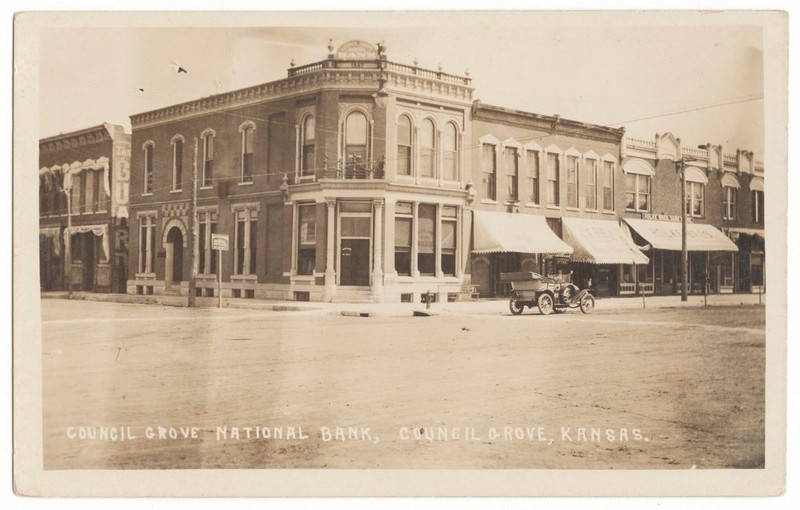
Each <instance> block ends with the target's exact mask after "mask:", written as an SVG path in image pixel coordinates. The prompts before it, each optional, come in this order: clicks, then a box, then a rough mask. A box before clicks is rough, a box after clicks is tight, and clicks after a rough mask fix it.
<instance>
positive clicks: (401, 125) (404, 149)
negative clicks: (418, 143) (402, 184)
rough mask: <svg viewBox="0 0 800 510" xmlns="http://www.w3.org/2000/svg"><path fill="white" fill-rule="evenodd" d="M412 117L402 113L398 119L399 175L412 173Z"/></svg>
mask: <svg viewBox="0 0 800 510" xmlns="http://www.w3.org/2000/svg"><path fill="white" fill-rule="evenodd" d="M411 140H412V136H411V119H409V118H408V115H401V116H400V118H399V119H398V120H397V175H411V154H412V144H411Z"/></svg>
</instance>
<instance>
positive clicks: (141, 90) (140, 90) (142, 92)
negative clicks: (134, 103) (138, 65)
mask: <svg viewBox="0 0 800 510" xmlns="http://www.w3.org/2000/svg"><path fill="white" fill-rule="evenodd" d="M136 90H137V91H138V92H139V95H140V96H141V95H142V94H144V89H143V88H137V89H136Z"/></svg>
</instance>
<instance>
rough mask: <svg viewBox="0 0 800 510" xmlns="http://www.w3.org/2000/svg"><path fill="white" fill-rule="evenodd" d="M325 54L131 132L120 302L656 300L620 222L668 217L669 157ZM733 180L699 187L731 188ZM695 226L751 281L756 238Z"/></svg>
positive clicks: (369, 53)
mask: <svg viewBox="0 0 800 510" xmlns="http://www.w3.org/2000/svg"><path fill="white" fill-rule="evenodd" d="M328 50H329V54H328V56H327V58H326V59H325V60H322V61H320V62H316V63H312V64H309V65H305V66H301V67H294V66H292V67H291V68H290V69H289V70H288V76H287V77H286V78H284V79H281V80H278V81H274V82H270V83H266V84H263V85H258V86H255V87H251V88H247V89H242V90H237V91H233V92H229V93H224V94H220V95H216V96H211V97H206V98H202V99H198V100H195V101H190V102H188V103H183V104H178V105H174V106H170V107H166V108H162V109H159V110H155V111H151V112H145V113H140V114H136V115H133V116H131V124H132V128H133V130H132V135H131V147H132V149H131V165H132V167H131V182H130V185H131V192H130V221H129V223H128V224H129V229H130V230H129V238H130V243H129V248H130V249H129V251H130V259H131V268H130V270H129V272H128V274H129V278H128V281H127V291H128V292H129V293H132V294H171V295H184V296H186V295H188V294H189V293H190V292H194V294H195V296H197V297H200V298H204V297H205V298H210V297H216V296H217V295H218V294H220V293H221V295H222V296H223V297H226V298H241V299H249V298H259V299H280V300H312V301H337V300H342V301H361V300H363V301H388V302H419V301H421V300H422V299H423V298H424V297H425V296H426V295H428V294H431V295H433V296H434V299H436V300H439V301H444V300H449V299H457V298H459V297H461V296H463V295H465V294H469V295H471V294H473V293H474V292H477V293H479V294H480V295H481V296H486V297H500V296H504V295H507V293H508V292H509V288H508V286H507V284H505V283H503V282H501V281H500V278H499V275H500V273H503V272H512V271H528V270H530V271H536V272H541V273H551V272H558V271H563V272H566V271H572V272H573V275H574V278H575V279H576V280H577V281H578V282H579V283H581V284H583V285H591V286H592V287H594V288H595V290H596V292H598V293H599V294H600V295H620V294H623V295H624V294H635V293H642V292H645V293H646V292H651V293H652V292H674V291H675V289H674V285H673V286H672V287H669V286H668V285H666V284H663V281H664V278H666V277H661V278H662V280H661V283H662V284H660V285H656V281H655V278H656V277H655V274H656V273H658V274H661V272H663V271H664V267H666V266H665V264H667V263H666V262H664V261H663V257H662V256H661V255H659V254H658V253H657V252H658V249H656V248H654V247H653V246H648V243H647V242H645V240H644V239H642V236H641V233H640V232H637V231H636V230H635V228H633V227H632V226H631V225H630V224H629V223H628V222H627V220H628V219H630V220H636V219H639V220H642V219H643V218H642V214H644V213H646V214H656V213H661V212H662V204H664V205H663V212H664V215H663V217H666V215H669V214H676V212H675V208H671V206H670V207H667V204H672V202H674V203H675V204H676V205H675V207H677V208H678V209H677V211H678V213H679V212H680V209H679V208H680V194H678V195H675V192H676V189H677V190H678V193H679V187H678V188H675V182H678V183H679V182H680V181H679V179H678V180H676V179H675V171H674V168H675V165H674V159H676V158H678V159H679V155H680V154H682V153H681V152H680V150H678V152H676V153H675V156H674V157H673V159H672V160H669V159H668V158H666V157H664V155H663V153H664V151H662V152H661V153H659V152H658V151H655V150H654V151H650V149H649V145H648V146H647V147H644V145H645V143H644V142H639V141H632V140H628V141H626V140H625V137H624V130H623V129H618V128H610V127H605V126H598V125H592V124H587V123H582V122H577V121H572V120H568V119H562V118H560V117H558V116H544V115H538V114H533V113H529V112H521V111H517V110H511V109H508V108H503V107H498V106H492V105H486V104H483V103H481V102H480V101H475V100H474V99H473V92H474V91H473V88H472V87H471V79H470V78H469V76H468V75H463V76H459V75H454V74H448V73H444V72H442V70H441V68H440V69H438V70H429V69H423V68H420V67H418V66H417V65H416V63H415V64H414V65H406V64H400V63H395V62H392V61H390V60H388V58H387V55H386V50H385V48H384V47H383V46H382V45H377V46H374V45H371V44H369V43H366V42H363V41H350V42H347V43H345V44H343V45H342V46H340V47H339V48H338V49H336V51H334V48H333V46H329V48H328ZM669 136H671V135H669ZM659 143H660V142H659ZM640 145H642V147H640ZM725 158H727V159H725ZM737 158H741V159H743V160H746V159H747V158H750V161H752V155H751V154H749V153H741V155H740V156H737ZM634 159H635V161H634ZM729 160H730V158H729V157H727V156H725V157H724V158H723V159H721V160H720V161H722V163H720V166H719V168H720V169H723V168H728V169H731V168H733V167H732V166H731V163H730V161H729ZM709 164H710V163H709ZM642 165H644V166H642ZM669 165H672V166H671V168H672V173H671V174H669V173H668V172H667V170H666V168H667V167H669ZM743 165H744V166H742V168H744V167H745V166H746V164H745V163H743ZM662 167H663V168H664V169H662ZM713 168H717V167H713ZM736 168H737V172H739V173H736V172H728V171H725V172H719V173H726V174H727V173H733V174H735V176H736V177H737V181H742V180H743V179H744V178H743V177H740V173H741V171H742V170H738V168H739V166H737V167H736ZM751 168H752V173H753V175H755V173H756V172H757V170H756V168H757V165H755V164H752V165H751ZM709 171H710V172H712V173H714V172H713V171H711V170H709ZM642 172H644V173H642ZM706 173H708V172H706ZM761 174H762V175H763V170H761ZM715 175H716V173H715ZM630 176H634V177H633V179H632V182H633V186H634V188H633V193H634V198H633V200H634V203H635V204H636V205H635V207H634V209H633V210H631V209H630V199H631V195H630V193H631V192H630V186H631V178H630ZM639 176H645V177H647V178H648V179H649V180H648V179H646V178H645V177H639ZM761 179H762V181H761V182H762V183H763V177H762V178H761ZM662 180H663V183H662ZM728 181H730V178H726V182H728ZM647 182H649V183H650V184H647V186H650V187H646V186H645V184H646V183H647ZM692 182H694V181H692ZM753 182H754V183H755V182H756V181H753ZM745 184H746V185H747V186H750V182H749V178H748V182H747V183H742V185H745ZM637 186H639V187H637ZM753 186H757V184H753ZM662 188H663V189H662ZM740 194H741V193H740ZM692 196H693V195H692ZM717 196H719V197H722V193H721V192H720V193H717V192H716V191H715V192H714V193H711V192H709V195H708V197H707V203H708V207H709V210H710V208H711V207H716V206H711V205H710V201H711V200H716V199H717ZM676 197H677V198H676ZM737 197H738V195H737ZM738 200H739V202H737V206H736V207H737V208H739V209H737V211H740V210H741V209H742V208H746V207H748V205H747V203H749V202H748V201H749V200H750V199H749V198H745V197H741V198H738ZM761 200H762V204H763V192H762V195H761ZM721 208H722V205H720V206H719V207H718V209H720V210H721ZM762 212H763V208H762ZM715 214H716V213H715ZM762 216H763V214H762ZM649 219H652V218H649ZM662 219H663V218H662ZM645 220H648V218H645ZM701 220H706V221H707V222H708V224H709V225H710V226H711V227H712V228H714V229H716V233H717V234H719V236H721V237H722V238H723V239H724V240H725V241H727V242H728V243H731V244H733V243H732V242H731V241H730V240H729V239H728V238H727V237H725V236H724V235H723V233H722V232H721V231H720V230H719V229H718V228H717V227H724V228H728V230H727V232H728V233H729V235H732V236H737V242H738V243H740V244H739V246H740V247H741V246H744V247H745V248H746V249H748V250H750V253H752V254H753V255H752V256H748V259H747V261H748V262H747V264H749V266H748V267H749V268H750V269H748V273H747V274H748V275H749V276H748V278H750V279H751V280H752V279H753V278H754V277H753V275H754V274H755V273H757V270H756V271H755V272H754V271H753V269H752V268H753V267H754V266H753V261H754V260H756V258H757V252H758V250H757V249H755V248H758V239H762V240H763V233H762V235H761V237H760V238H759V236H758V234H757V233H755V234H753V233H752V232H751V230H754V229H755V226H754V225H752V224H751V223H748V222H743V221H739V220H738V219H737V220H736V221H735V222H732V223H730V225H727V224H725V225H723V224H717V223H718V222H717V217H716V216H708V217H704V218H698V219H697V221H698V222H700V221H701ZM720 221H722V220H721V219H720ZM762 221H763V220H762ZM731 228H733V229H734V230H730V229H731ZM736 229H739V230H736ZM192 231H195V232H196V235H195V236H192V235H191V233H192ZM219 235H226V236H228V240H229V249H228V250H227V251H221V250H216V249H213V245H212V238H213V237H216V236H219ZM715 235H716V234H714V233H712V236H715ZM193 238H194V239H195V241H196V243H195V244H196V245H193V243H192V239H193ZM715 239H716V237H715ZM753 239H755V240H753ZM717 240H718V239H717ZM751 242H752V243H753V246H754V247H755V248H753V247H751V245H750V244H748V243H751ZM725 247H726V249H730V245H725ZM762 251H763V250H762ZM659 257H661V258H659ZM732 260H734V263H735V264H737V265H742V267H744V264H745V263H744V262H742V261H740V260H739V259H738V258H737V256H736V255H734V256H733V259H732ZM659 261H660V262H659ZM714 261H715V263H717V266H715V267H722V266H721V264H725V262H722V261H718V260H717V259H716V258H715V259H714ZM193 263H194V264H195V265H196V270H195V274H196V275H197V277H196V280H195V281H196V288H195V289H194V290H193V291H191V290H190V286H189V280H190V278H191V275H192V273H193V268H192V264H193ZM659 264H660V265H659ZM693 267H695V266H693ZM725 267H727V266H725ZM726 275H728V273H726V272H725V271H724V270H723V272H722V273H720V277H719V282H720V283H719V284H718V285H717V287H718V288H719V289H720V291H723V290H724V288H727V285H723V283H724V282H723V280H724V278H725V277H726ZM648 278H649V279H650V281H649V282H648ZM218 280H221V282H218ZM672 281H673V283H674V278H673V280H672ZM733 281H736V273H734V280H733ZM726 282H727V280H726ZM746 287H747V285H744V284H742V285H741V286H740V287H738V288H740V289H742V290H743V289H745V288H746ZM734 288H737V287H736V285H734Z"/></svg>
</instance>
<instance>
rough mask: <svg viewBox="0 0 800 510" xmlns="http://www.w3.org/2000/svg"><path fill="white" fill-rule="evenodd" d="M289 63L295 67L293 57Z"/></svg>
mask: <svg viewBox="0 0 800 510" xmlns="http://www.w3.org/2000/svg"><path fill="white" fill-rule="evenodd" d="M289 65H290V66H291V67H294V59H292V60H291V61H290V62H289Z"/></svg>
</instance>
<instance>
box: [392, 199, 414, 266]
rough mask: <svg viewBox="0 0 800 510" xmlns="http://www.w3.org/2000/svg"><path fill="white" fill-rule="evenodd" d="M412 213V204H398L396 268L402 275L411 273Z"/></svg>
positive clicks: (395, 233)
mask: <svg viewBox="0 0 800 510" xmlns="http://www.w3.org/2000/svg"><path fill="white" fill-rule="evenodd" d="M412 213H413V209H412V205H411V204H408V203H402V202H401V203H398V204H397V206H396V209H395V218H394V269H395V271H397V274H398V275H401V276H409V275H411V232H412V230H411V229H412V227H413V216H412Z"/></svg>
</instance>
